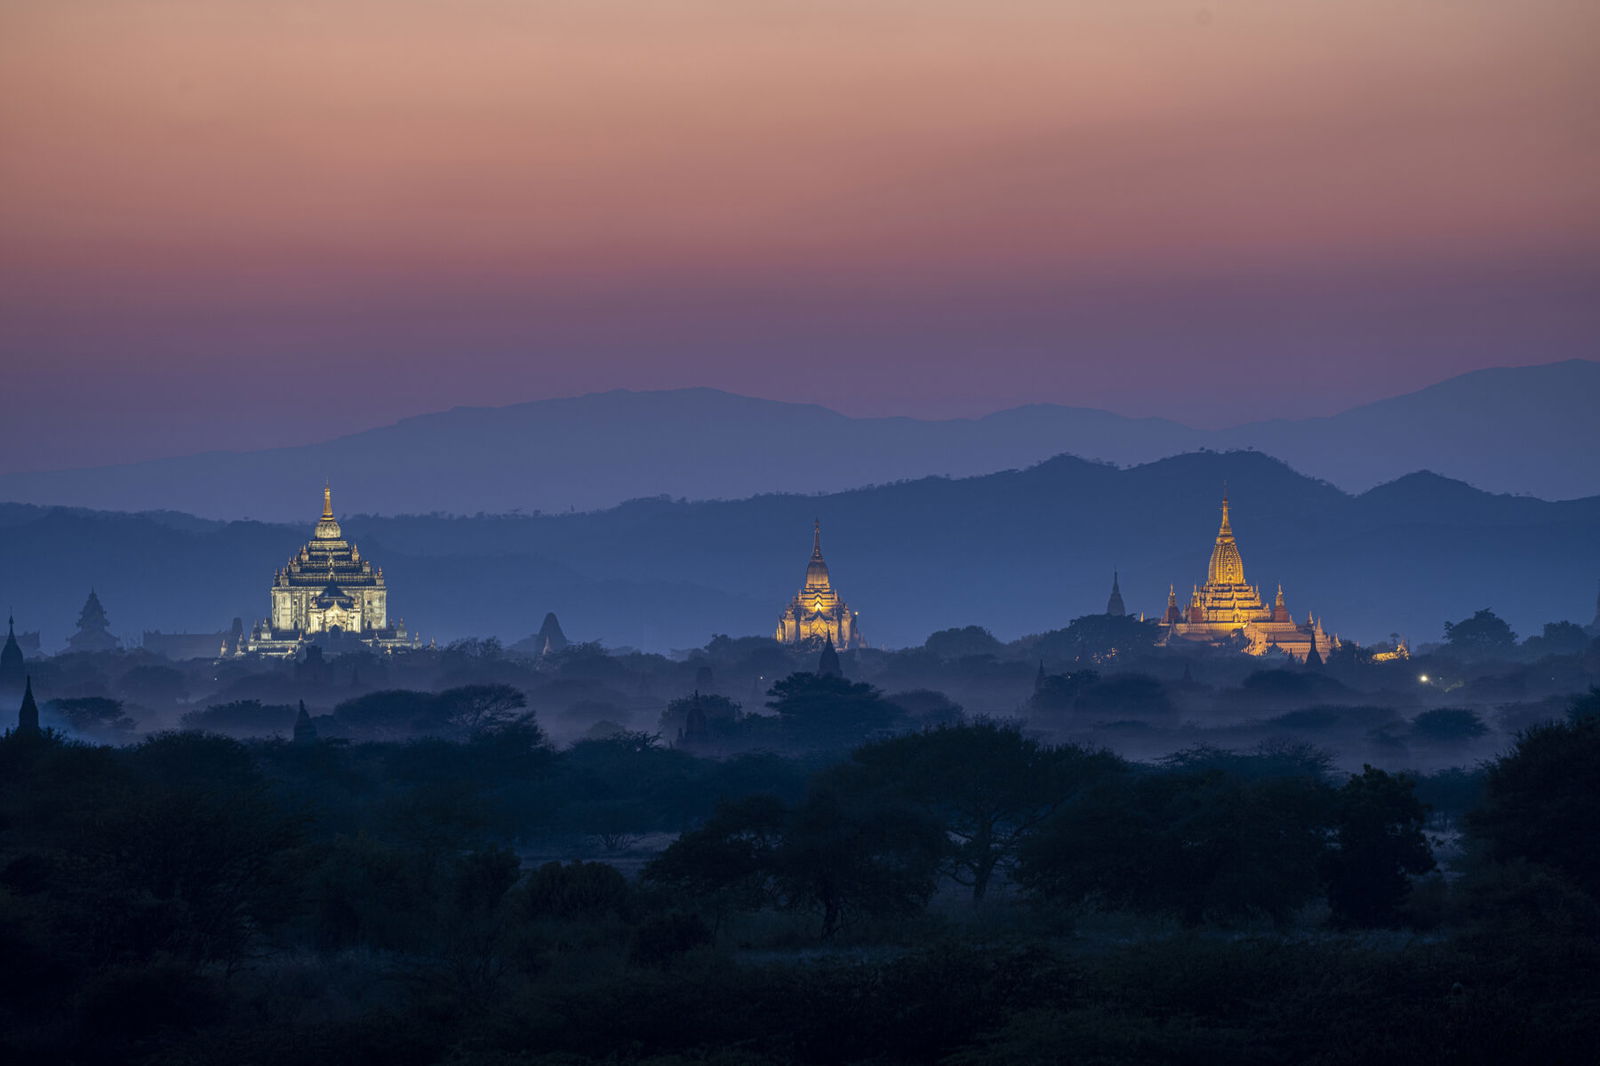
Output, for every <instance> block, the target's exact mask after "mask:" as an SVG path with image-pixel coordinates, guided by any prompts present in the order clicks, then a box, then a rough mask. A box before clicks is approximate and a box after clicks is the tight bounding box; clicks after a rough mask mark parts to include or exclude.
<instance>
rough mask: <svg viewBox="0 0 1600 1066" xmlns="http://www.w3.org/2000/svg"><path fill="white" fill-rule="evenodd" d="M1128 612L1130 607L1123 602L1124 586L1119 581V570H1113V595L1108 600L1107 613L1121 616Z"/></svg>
mask: <svg viewBox="0 0 1600 1066" xmlns="http://www.w3.org/2000/svg"><path fill="white" fill-rule="evenodd" d="M1127 613H1128V607H1127V605H1126V604H1125V603H1123V602H1122V586H1121V585H1120V584H1118V582H1117V572H1116V571H1115V570H1113V571H1111V597H1110V598H1109V599H1107V600H1106V614H1109V615H1112V616H1114V617H1117V618H1121V617H1122V616H1123V615H1125V614H1127Z"/></svg>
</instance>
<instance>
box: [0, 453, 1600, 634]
mask: <svg viewBox="0 0 1600 1066" xmlns="http://www.w3.org/2000/svg"><path fill="white" fill-rule="evenodd" d="M1224 481H1226V482H1227V483H1228V485H1229V487H1230V492H1231V496H1232V501H1233V524H1234V529H1235V532H1236V533H1237V535H1238V539H1239V544H1240V548H1241V550H1242V552H1243V556H1244V563H1245V572H1246V576H1247V577H1248V579H1249V580H1251V581H1252V582H1254V583H1257V584H1259V585H1260V586H1261V587H1262V588H1263V589H1264V590H1268V591H1269V592H1270V590H1271V589H1272V588H1273V587H1274V586H1275V585H1276V584H1277V583H1278V582H1282V583H1283V585H1284V587H1285V590H1286V592H1287V595H1288V603H1289V606H1290V608H1291V609H1292V610H1293V611H1294V612H1295V614H1296V615H1297V616H1298V617H1303V616H1304V615H1305V613H1306V612H1307V611H1314V612H1315V613H1317V614H1318V615H1319V616H1321V617H1323V618H1325V619H1326V624H1327V626H1328V628H1329V629H1330V630H1334V631H1337V632H1339V633H1341V634H1343V635H1345V636H1349V637H1353V638H1355V639H1357V640H1361V641H1363V642H1366V641H1370V640H1374V639H1382V638H1384V637H1386V636H1387V635H1388V634H1389V633H1391V632H1399V633H1402V634H1405V635H1407V636H1409V637H1410V638H1411V639H1412V640H1413V641H1414V642H1420V641H1425V640H1436V639H1439V637H1440V630H1441V624H1442V622H1443V621H1444V620H1445V619H1459V618H1462V617H1465V616H1467V615H1469V614H1471V612H1473V611H1474V610H1477V609H1478V608H1481V607H1493V608H1494V609H1495V610H1497V611H1499V612H1500V613H1501V614H1502V615H1503V616H1505V617H1506V618H1507V619H1508V620H1510V621H1511V622H1512V624H1513V625H1514V626H1515V627H1516V628H1517V629H1518V631H1519V632H1521V633H1524V634H1526V633H1529V632H1537V631H1538V627H1539V626H1540V625H1541V624H1542V623H1544V622H1547V621H1553V620H1559V619H1572V620H1575V621H1578V622H1582V623H1586V622H1588V621H1589V620H1590V618H1591V617H1592V614H1593V611H1594V593H1595V584H1594V582H1595V579H1596V577H1597V576H1600V497H1594V498H1588V499H1582V500H1575V501H1567V502H1546V501H1542V500H1537V499H1532V498H1527V497H1515V496H1507V495H1492V494H1489V493H1484V492H1482V491H1479V490H1477V489H1474V488H1472V487H1470V486H1468V485H1465V484H1462V483H1460V482H1458V481H1453V480H1450V479H1447V478H1443V477H1441V476H1439V475H1436V474H1429V473H1413V474H1409V475H1406V476H1404V477H1401V478H1399V479H1397V480H1395V481H1392V482H1389V483H1387V484H1385V485H1382V486H1380V487H1377V488H1375V489H1372V490H1370V491H1368V492H1366V493H1363V494H1360V495H1350V494H1347V493H1345V492H1343V491H1341V490H1339V489H1338V488H1335V487H1334V486H1332V485H1330V484H1328V483H1327V482H1324V481H1320V480H1318V479H1315V478H1310V477H1306V476H1304V475H1302V474H1299V473H1297V472H1295V471H1294V470H1293V469H1291V468H1290V467H1288V466H1287V465H1285V464H1284V463H1282V462H1280V461H1278V460H1275V459H1272V458H1269V457H1267V456H1264V455H1261V454H1258V453H1249V452H1240V453H1197V454H1187V455H1181V456H1177V457H1173V458H1168V459H1163V460H1160V461H1157V462H1154V463H1148V464H1144V465H1140V466H1136V467H1133V468H1129V469H1119V468H1116V467H1113V466H1110V465H1107V464H1098V463H1092V462H1088V461H1085V460H1082V459H1077V458H1073V457H1069V456H1062V457H1058V458H1055V459H1052V460H1049V461H1047V462H1044V463H1041V464H1039V465H1036V466H1033V467H1031V468H1028V469H1024V470H1018V471H1007V472H1002V473H997V474H990V475H985V476H979V477H972V478H963V479H946V478H925V479H921V480H916V481H908V482H903V483H898V484H892V485H885V486H879V487H874V488H864V489H857V490H851V491H847V492H841V493H832V494H827V495H819V496H800V495H777V494H775V495H766V496H758V497H754V498H751V499H746V500H739V501H719V502H698V503H686V502H672V501H668V500H659V499H657V500H639V501H634V502H631V503H628V504H625V505H623V506H620V507H617V508H613V509H609V510H604V511H598V512H593V513H579V514H572V515H556V516H551V515H546V516H487V517H463V518H451V517H439V516H435V517H426V516H424V517H363V516H360V515H353V516H352V515H347V516H344V527H345V530H346V532H347V534H348V535H349V536H350V537H352V538H353V539H354V540H356V541H357V542H358V543H359V545H360V547H361V549H362V552H363V554H364V555H365V556H366V557H368V558H370V559H372V560H374V561H375V562H376V563H377V564H378V565H381V566H382V567H383V568H384V570H385V573H386V574H387V576H388V579H389V583H390V588H391V593H390V610H391V612H392V613H394V614H398V615H401V616H403V617H404V618H405V619H406V621H407V623H408V624H409V625H410V626H411V627H412V628H413V629H414V630H419V631H420V632H422V633H423V634H424V635H425V636H429V637H436V638H438V639H439V640H441V641H444V640H448V639H452V638H455V637H460V636H464V635H497V636H500V637H501V638H503V639H506V640H507V641H512V640H516V639H519V638H521V637H524V636H527V635H528V634H529V633H531V632H533V631H534V630H535V629H537V628H538V626H539V623H540V620H541V619H542V618H543V617H544V614H545V612H546V611H552V610H553V611H555V612H557V613H558V614H559V615H560V618H561V621H562V624H563V626H564V627H565V629H566V631H567V632H568V634H569V635H570V636H572V637H573V638H574V639H595V638H599V639H603V640H604V641H606V642H607V643H609V644H614V645H632V646H636V647H642V648H646V649H650V650H667V649H671V648H687V647H694V646H698V645H700V644H703V643H704V642H705V641H706V640H707V639H708V638H709V637H710V636H711V635H712V634H714V633H729V634H733V635H746V634H766V633H769V632H770V631H771V627H772V625H773V623H774V621H775V619H776V616H777V613H778V611H779V609H780V608H781V606H782V605H783V604H784V602H785V601H786V600H787V599H788V598H789V597H790V596H792V595H793V594H794V592H795V589H796V588H797V587H798V585H799V583H800V580H801V578H802V575H803V572H804V568H805V563H806V558H807V556H808V554H809V551H810V545H811V522H812V519H813V518H818V517H820V518H821V520H822V522H823V547H824V550H825V553H826V555H827V558H828V560H829V563H830V565H831V567H832V570H833V575H834V579H835V581H836V583H837V585H838V587H839V589H840V590H841V592H842V593H843V594H844V596H845V597H846V599H847V600H848V601H849V602H850V604H851V605H852V606H853V607H854V608H855V609H857V610H859V611H860V612H861V624H862V629H863V631H864V632H865V634H866V635H867V637H868V639H869V640H870V641H872V642H873V643H875V644H879V645H883V646H905V645H911V644H920V643H921V642H922V641H923V640H924V639H925V638H926V636H927V635H928V633H929V632H931V631H933V630H937V629H941V628H946V627H950V626H961V625H969V624H978V625H984V626H987V627H989V628H991V629H992V630H993V631H994V632H995V633H996V634H997V635H999V636H1002V637H1005V638H1008V639H1009V638H1013V637H1016V636H1020V635H1022V634H1025V633H1029V632H1040V631H1044V630H1048V629H1053V628H1058V627H1060V626H1063V625H1065V624H1066V623H1067V622H1068V621H1069V620H1070V619H1072V618H1074V617H1076V616H1079V615H1083V614H1088V613H1093V612H1098V611H1101V610H1103V609H1104V605H1105V601H1106V593H1107V591H1108V587H1109V584H1110V577H1111V571H1112V569H1113V568H1116V569H1117V570H1119V571H1120V573H1121V580H1122V590H1123V594H1124V596H1125V598H1126V600H1127V603H1128V607H1129V609H1130V610H1131V611H1134V612H1138V611H1141V610H1142V611H1148V612H1151V613H1154V612H1158V611H1159V610H1160V609H1161V608H1162V607H1163V606H1164V604H1165V602H1166V595H1167V587H1168V584H1169V583H1172V584H1174V585H1176V586H1177V589H1178V592H1179V595H1180V596H1182V595H1184V594H1185V593H1187V591H1188V589H1189V588H1190V586H1191V585H1193V584H1194V583H1196V582H1199V581H1201V580H1203V579H1204V573H1205V565H1206V560H1207V557H1208V555H1209V552H1210V547H1211V543H1212V539H1213V537H1214V535H1215V533H1216V527H1217V520H1218V503H1219V496H1220V494H1221V486H1222V484H1223V482H1224ZM314 511H315V508H308V509H307V512H308V513H307V514H306V515H305V516H304V518H303V520H302V521H300V522H297V523H295V524H266V523H260V522H243V521H239V522H228V523H223V522H214V521H208V520H203V519H196V518H194V517H192V516H188V515H181V514H173V513H153V514H118V513H107V512H90V511H81V510H68V509H51V508H40V507H35V506H25V505H5V506H0V535H3V538H4V541H5V544H6V546H7V550H6V551H5V552H4V553H0V596H4V597H5V598H6V602H8V603H10V604H13V605H15V608H16V611H17V616H18V622H19V625H23V626H25V627H26V628H29V629H33V628H40V629H42V630H43V631H44V639H45V645H46V647H47V648H52V647H59V646H60V645H61V644H62V643H63V642H64V641H65V638H66V636H67V634H68V632H69V631H70V626H71V624H72V620H73V618H75V616H76V612H77V609H78V607H79V606H80V605H81V603H82V601H83V597H84V595H85V594H86V593H87V591H88V589H89V586H91V585H92V586H94V587H95V588H96V589H97V590H98V592H99V595H100V598H101V600H102V601H103V602H104V604H105V606H106V609H107V611H108V612H109V613H110V615H111V622H112V626H113V629H114V631H116V632H117V633H120V634H138V633H140V632H141V631H142V630H144V629H162V630H165V631H169V632H170V631H174V630H199V631H212V630H218V629H222V628H224V627H225V626H226V625H227V623H228V622H229V620H230V619H231V618H232V617H234V616H235V615H240V616H243V617H244V618H245V619H246V621H247V622H249V621H252V620H254V619H256V618H259V617H261V616H262V615H263V614H264V613H265V611H266V607H267V588H268V583H269V581H270V578H271V575H272V572H273V570H274V569H275V568H276V567H277V566H279V565H281V564H282V562H283V561H284V560H285V559H286V558H287V557H288V555H289V554H290V553H291V552H293V551H294V550H296V549H297V548H298V547H299V546H300V545H301V544H302V543H304V542H305V540H306V538H307V537H308V536H309V534H310V529H311V525H312V522H313V520H314V518H315V514H314V513H313V512H314Z"/></svg>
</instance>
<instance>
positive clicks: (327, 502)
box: [322, 481, 333, 519]
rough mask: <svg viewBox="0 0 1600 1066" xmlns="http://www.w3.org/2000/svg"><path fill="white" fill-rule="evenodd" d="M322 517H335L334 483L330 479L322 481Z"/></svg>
mask: <svg viewBox="0 0 1600 1066" xmlns="http://www.w3.org/2000/svg"><path fill="white" fill-rule="evenodd" d="M322 517H323V518H325V519H329V518H332V517H333V483H332V482H329V481H324V482H323V483H322Z"/></svg>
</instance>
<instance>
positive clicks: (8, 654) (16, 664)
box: [0, 618, 28, 692]
mask: <svg viewBox="0 0 1600 1066" xmlns="http://www.w3.org/2000/svg"><path fill="white" fill-rule="evenodd" d="M27 672H28V668H27V664H26V663H25V662H24V661H23V658H22V646H21V645H20V644H18V643H17V623H16V619H14V618H7V619H6V643H5V647H4V648H0V692H15V691H16V690H17V689H18V688H20V687H21V686H22V684H23V682H25V681H26V680H27Z"/></svg>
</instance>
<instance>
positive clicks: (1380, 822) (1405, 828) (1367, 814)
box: [1326, 766, 1434, 927]
mask: <svg viewBox="0 0 1600 1066" xmlns="http://www.w3.org/2000/svg"><path fill="white" fill-rule="evenodd" d="M1415 786H1416V782H1415V781H1414V780H1413V779H1412V778H1410V777H1409V776H1407V775H1405V774H1388V773H1385V772H1384V771H1382V770H1374V769H1373V768H1372V767H1370V766H1364V767H1362V772H1361V773H1360V774H1357V775H1355V776H1353V777H1351V778H1350V780H1349V781H1347V782H1345V784H1344V787H1343V788H1341V789H1339V792H1338V794H1337V796H1336V797H1335V799H1334V807H1333V811H1334V820H1333V826H1334V836H1333V847H1332V850H1331V851H1330V852H1329V854H1328V859H1327V867H1326V868H1327V875H1328V905H1329V907H1330V908H1331V909H1332V911H1333V921H1334V922H1335V923H1336V924H1338V925H1347V926H1349V925H1354V926H1368V927H1370V926H1392V925H1397V924H1399V922H1400V906H1401V904H1403V903H1404V902H1405V900H1406V897H1407V896H1409V895H1410V894H1411V881H1410V878H1411V877H1412V876H1416V875H1419V874H1424V873H1427V872H1428V871H1429V870H1431V869H1433V866H1434V863H1433V853H1432V852H1431V851H1429V850H1428V840H1427V838H1426V837H1425V836H1423V834H1422V825H1423V822H1424V821H1425V820H1426V819H1427V807H1425V806H1424V805H1423V803H1422V801H1421V800H1419V799H1417V794H1416V790H1415Z"/></svg>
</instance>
